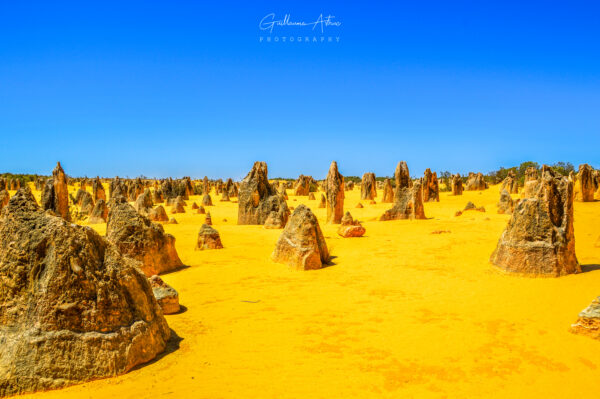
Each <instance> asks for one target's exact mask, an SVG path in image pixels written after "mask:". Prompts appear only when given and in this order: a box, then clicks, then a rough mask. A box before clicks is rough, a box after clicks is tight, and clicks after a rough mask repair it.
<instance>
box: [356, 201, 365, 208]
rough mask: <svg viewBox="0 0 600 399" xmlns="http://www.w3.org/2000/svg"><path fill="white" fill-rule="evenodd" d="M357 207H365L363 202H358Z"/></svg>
mask: <svg viewBox="0 0 600 399" xmlns="http://www.w3.org/2000/svg"><path fill="white" fill-rule="evenodd" d="M355 208H364V206H363V204H361V203H360V202H359V203H358V204H356V206H355Z"/></svg>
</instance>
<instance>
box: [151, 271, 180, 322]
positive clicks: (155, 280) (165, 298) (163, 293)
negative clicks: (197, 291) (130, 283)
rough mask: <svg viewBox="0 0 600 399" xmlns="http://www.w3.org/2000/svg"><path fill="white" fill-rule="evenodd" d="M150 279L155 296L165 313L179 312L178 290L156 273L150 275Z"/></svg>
mask: <svg viewBox="0 0 600 399" xmlns="http://www.w3.org/2000/svg"><path fill="white" fill-rule="evenodd" d="M148 281H149V282H150V286H151V287H152V293H153V294H154V298H156V302H158V305H159V306H160V308H161V309H162V312H163V314H173V313H177V312H179V309H180V308H179V294H178V293H177V291H175V289H174V288H173V287H171V286H170V285H169V284H167V283H165V282H164V281H163V279H162V278H160V277H159V276H157V275H156V274H155V275H154V276H152V277H150V278H149V279H148Z"/></svg>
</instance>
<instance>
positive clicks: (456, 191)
mask: <svg viewBox="0 0 600 399" xmlns="http://www.w3.org/2000/svg"><path fill="white" fill-rule="evenodd" d="M462 193H463V181H462V177H460V175H459V174H458V173H457V174H455V175H454V176H452V195H462Z"/></svg>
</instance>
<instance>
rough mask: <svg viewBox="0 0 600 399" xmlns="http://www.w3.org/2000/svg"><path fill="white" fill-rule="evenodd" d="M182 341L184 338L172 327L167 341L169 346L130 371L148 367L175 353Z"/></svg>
mask: <svg viewBox="0 0 600 399" xmlns="http://www.w3.org/2000/svg"><path fill="white" fill-rule="evenodd" d="M181 341H183V338H181V337H180V336H179V335H177V333H176V332H175V330H173V329H171V338H169V341H167V347H166V348H165V350H164V351H163V352H162V353H159V354H158V355H157V356H156V357H155V358H154V359H152V360H150V361H149V362H146V363H143V364H138V365H137V366H135V367H134V368H132V369H131V370H130V371H134V370H139V369H141V368H142V367H146V366H149V365H151V364H154V363H156V362H158V361H159V360H160V359H162V358H163V357H165V356H167V355H170V354H171V353H173V352H175V351H176V350H177V349H179V343H180V342H181Z"/></svg>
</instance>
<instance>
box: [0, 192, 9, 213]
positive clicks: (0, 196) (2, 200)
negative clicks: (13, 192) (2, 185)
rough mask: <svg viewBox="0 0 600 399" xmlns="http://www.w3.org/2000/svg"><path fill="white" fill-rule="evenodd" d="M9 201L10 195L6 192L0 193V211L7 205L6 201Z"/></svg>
mask: <svg viewBox="0 0 600 399" xmlns="http://www.w3.org/2000/svg"><path fill="white" fill-rule="evenodd" d="M9 199H10V194H9V193H8V191H6V190H2V191H0V211H1V210H2V208H4V207H5V206H6V205H8V200H9Z"/></svg>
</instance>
